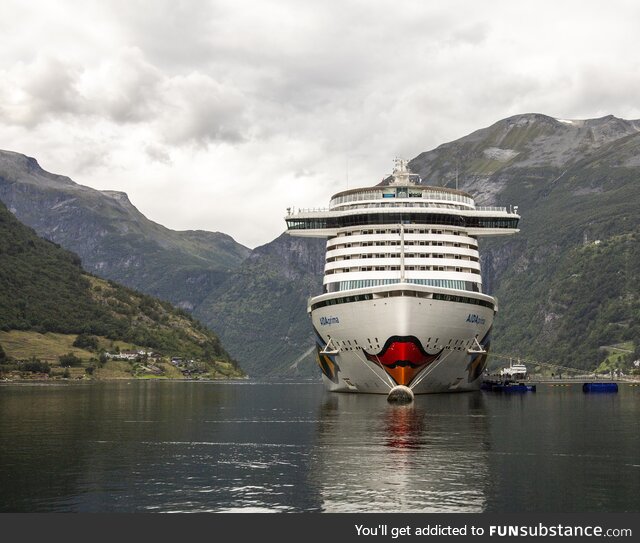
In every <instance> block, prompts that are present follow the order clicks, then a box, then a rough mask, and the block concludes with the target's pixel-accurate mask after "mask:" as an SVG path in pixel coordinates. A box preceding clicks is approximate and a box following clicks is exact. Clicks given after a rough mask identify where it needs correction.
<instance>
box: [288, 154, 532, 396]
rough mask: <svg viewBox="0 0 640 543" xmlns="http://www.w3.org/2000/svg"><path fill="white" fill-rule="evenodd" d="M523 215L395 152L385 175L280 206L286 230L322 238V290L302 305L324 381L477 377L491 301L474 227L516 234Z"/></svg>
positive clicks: (358, 385) (357, 385)
mask: <svg viewBox="0 0 640 543" xmlns="http://www.w3.org/2000/svg"><path fill="white" fill-rule="evenodd" d="M519 219H520V216H519V215H518V208H517V206H514V207H510V208H509V209H507V208H504V207H478V206H476V205H475V201H474V199H473V197H472V196H471V195H469V194H467V193H466V192H463V191H460V190H455V189H450V188H445V187H438V186H428V185H426V184H422V180H421V179H420V177H419V176H418V175H416V174H413V173H411V171H410V170H409V169H408V167H407V162H406V161H404V160H400V159H396V162H395V168H394V170H393V173H392V174H391V176H390V177H389V178H388V179H387V180H385V182H384V183H383V184H380V185H376V186H373V187H368V188H359V189H352V190H346V191H343V192H339V193H337V194H335V195H334V196H333V197H332V198H331V201H330V203H329V207H328V208H327V209H312V210H305V209H300V210H297V211H294V210H292V209H288V210H287V216H286V218H285V220H286V222H287V232H288V233H289V234H290V235H294V236H309V237H323V238H327V250H326V263H325V268H324V279H323V293H322V294H320V295H318V296H315V297H313V298H311V299H310V300H309V304H308V307H307V311H308V313H309V315H310V317H311V323H312V326H313V330H314V332H315V337H316V344H317V360H318V365H319V366H320V369H321V370H322V375H323V380H324V382H325V384H326V385H327V387H328V388H329V389H330V390H332V391H338V392H362V393H379V394H388V393H389V392H390V391H392V390H395V389H397V388H405V387H406V388H408V389H410V390H411V394H414V393H415V394H421V393H436V392H453V391H468V390H476V389H478V388H479V387H480V382H481V379H482V373H483V371H484V368H485V365H486V360H487V352H488V350H489V345H490V342H491V327H492V324H493V319H494V316H495V314H496V312H497V311H498V305H497V301H496V299H495V298H493V297H491V296H489V295H487V294H485V293H483V292H482V278H481V275H480V257H479V253H478V238H479V237H480V236H498V235H507V234H514V233H516V232H518V221H519Z"/></svg>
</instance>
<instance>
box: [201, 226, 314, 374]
mask: <svg viewBox="0 0 640 543" xmlns="http://www.w3.org/2000/svg"><path fill="white" fill-rule="evenodd" d="M325 244H326V243H325V241H324V240H321V239H304V238H295V237H292V236H289V235H287V234H282V235H281V236H280V237H278V238H276V239H275V240H274V241H272V242H271V243H268V244H266V245H263V246H262V247H258V248H256V249H255V250H254V251H253V253H252V254H251V256H250V257H249V258H248V259H247V260H246V261H245V262H244V263H243V265H242V266H241V267H240V269H239V270H238V271H237V272H236V273H234V274H232V275H231V276H230V277H229V279H227V281H226V282H225V283H223V285H222V286H221V287H220V288H219V289H218V290H216V291H213V292H212V293H211V294H210V295H209V297H208V298H207V299H206V300H204V302H203V303H202V304H201V305H200V306H199V307H198V308H197V310H196V312H195V314H196V315H197V316H198V318H200V319H202V321H203V322H205V323H207V324H209V325H211V326H212V327H215V330H216V332H217V333H218V334H220V337H221V339H222V341H223V342H224V344H225V345H229V346H230V352H231V353H232V354H233V356H234V357H236V358H237V359H238V360H243V361H244V364H245V365H246V367H247V368H249V369H248V372H249V375H251V376H252V377H257V378H267V377H276V376H279V377H296V376H297V377H301V376H302V377H309V376H315V375H318V374H317V367H316V365H315V363H314V360H315V358H314V357H315V354H314V353H315V349H312V347H313V345H314V343H313V335H312V331H311V325H310V321H309V318H308V316H307V313H306V309H307V300H308V298H309V297H310V296H313V295H316V294H318V293H319V292H321V291H322V273H323V270H324V251H325Z"/></svg>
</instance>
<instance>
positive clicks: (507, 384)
mask: <svg viewBox="0 0 640 543" xmlns="http://www.w3.org/2000/svg"><path fill="white" fill-rule="evenodd" d="M480 388H481V389H482V390H487V391H491V392H535V391H536V385H528V384H526V383H518V382H514V381H483V383H482V385H481V386H480Z"/></svg>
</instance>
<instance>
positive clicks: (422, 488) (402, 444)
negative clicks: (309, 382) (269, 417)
mask: <svg viewBox="0 0 640 543" xmlns="http://www.w3.org/2000/svg"><path fill="white" fill-rule="evenodd" d="M484 401H485V400H484V399H483V397H482V395H480V394H476V393H470V394H464V395H433V396H428V397H421V398H420V399H419V400H417V401H416V402H414V403H413V404H412V405H408V406H406V405H405V406H397V405H389V404H388V403H387V402H385V401H382V400H381V398H379V397H377V396H362V395H360V396H354V395H349V394H336V395H331V396H329V397H327V398H326V399H325V401H324V402H323V404H322V406H321V409H320V417H319V421H318V426H317V435H316V446H315V454H314V455H313V457H312V459H311V463H310V464H311V465H310V471H309V484H310V485H312V486H313V487H314V489H315V490H317V492H318V494H319V496H320V500H321V503H322V509H323V510H324V511H334V512H455V511H460V512H477V511H482V510H483V509H484V507H485V502H486V498H485V496H486V489H487V488H488V483H489V482H488V476H487V473H488V456H489V448H490V447H489V436H490V433H489V428H488V424H487V418H486V414H485V405H484Z"/></svg>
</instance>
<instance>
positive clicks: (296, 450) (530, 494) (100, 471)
mask: <svg viewBox="0 0 640 543" xmlns="http://www.w3.org/2000/svg"><path fill="white" fill-rule="evenodd" d="M639 421H640V388H634V387H629V386H622V387H621V391H620V393H618V394H598V395H595V394H594V395H587V394H583V393H582V391H581V390H580V389H579V388H577V387H570V388H566V387H538V392H537V393H535V394H531V393H529V394H525V395H499V394H495V393H494V394H492V393H483V392H478V393H468V394H441V395H429V396H420V397H418V398H417V399H416V401H415V402H414V404H413V405H411V406H392V405H389V404H388V403H387V402H386V399H385V397H384V396H357V395H346V394H330V393H328V392H325V391H324V390H323V388H322V386H321V385H317V384H296V385H294V384H252V383H246V382H243V383H201V382H157V381H155V382H143V381H133V382H111V383H94V384H61V385H50V384H48V385H4V386H0V440H1V441H0V511H4V512H8V511H96V512H97V511H121V512H133V511H194V512H196V511H197V512H203V511H345V512H346V511H349V512H356V511H368V512H382V511H384V512H410V511H422V512H442V511H451V512H456V511H459V512H473V511H559V512H568V511H640V492H638V489H639V488H640V423H639Z"/></svg>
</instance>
